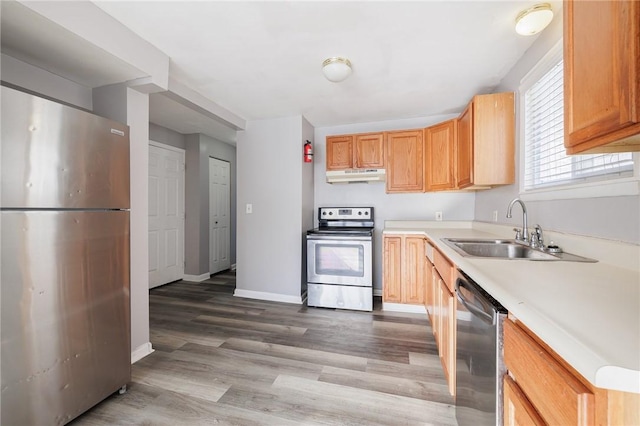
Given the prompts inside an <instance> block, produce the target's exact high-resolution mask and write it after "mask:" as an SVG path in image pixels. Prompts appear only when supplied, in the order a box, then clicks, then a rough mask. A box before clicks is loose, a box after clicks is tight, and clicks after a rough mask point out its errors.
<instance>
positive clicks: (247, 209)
mask: <svg viewBox="0 0 640 426" xmlns="http://www.w3.org/2000/svg"><path fill="white" fill-rule="evenodd" d="M246 213H247V214H251V213H253V204H249V203H247V206H246Z"/></svg>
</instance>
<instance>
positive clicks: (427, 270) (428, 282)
mask: <svg viewBox="0 0 640 426" xmlns="http://www.w3.org/2000/svg"><path fill="white" fill-rule="evenodd" d="M432 267H433V265H432V264H431V262H429V259H427V258H426V257H425V258H424V307H425V309H426V311H427V315H428V316H429V320H430V321H433V319H432V317H433V290H432V288H431V287H432V286H433V275H432V274H431V268H432Z"/></svg>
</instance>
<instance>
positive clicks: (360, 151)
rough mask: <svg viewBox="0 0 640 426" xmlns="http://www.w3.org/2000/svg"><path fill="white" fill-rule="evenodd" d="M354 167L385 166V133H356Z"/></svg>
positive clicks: (372, 167)
mask: <svg viewBox="0 0 640 426" xmlns="http://www.w3.org/2000/svg"><path fill="white" fill-rule="evenodd" d="M354 168H356V169H382V168H384V134H383V133H367V134H361V135H355V145H354Z"/></svg>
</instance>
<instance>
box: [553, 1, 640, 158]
mask: <svg viewBox="0 0 640 426" xmlns="http://www.w3.org/2000/svg"><path fill="white" fill-rule="evenodd" d="M564 19H565V21H564V81H565V83H564V127H565V138H564V143H565V147H566V148H567V152H568V153H569V154H575V153H579V152H584V151H587V150H588V152H615V151H632V150H635V151H637V150H640V137H638V138H636V141H635V142H634V143H635V148H633V147H631V146H630V145H627V146H625V144H624V143H620V144H619V145H618V144H616V145H607V144H610V143H611V142H615V141H618V140H620V139H623V138H627V137H629V136H632V135H638V134H639V133H640V123H639V122H640V46H639V44H640V4H639V2H637V1H573V0H569V1H565V2H564ZM605 146H606V148H605Z"/></svg>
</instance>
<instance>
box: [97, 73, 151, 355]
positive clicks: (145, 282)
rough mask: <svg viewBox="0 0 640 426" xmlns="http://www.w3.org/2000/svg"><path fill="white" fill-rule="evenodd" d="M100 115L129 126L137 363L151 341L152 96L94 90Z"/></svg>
mask: <svg viewBox="0 0 640 426" xmlns="http://www.w3.org/2000/svg"><path fill="white" fill-rule="evenodd" d="M93 104H94V109H95V112H96V113H97V114H100V115H102V116H104V117H107V118H111V119H113V120H116V121H120V122H122V123H126V124H127V125H128V126H129V138H130V156H131V157H130V161H131V170H130V175H131V290H130V292H131V350H132V358H133V360H134V361H136V360H138V359H140V358H142V357H143V356H145V355H147V354H148V353H150V352H151V343H150V341H149V267H148V265H149V245H148V241H149V188H148V183H149V96H148V95H147V94H143V93H140V92H137V91H135V90H133V89H130V88H128V87H126V86H125V85H124V84H115V85H110V86H104V87H99V88H96V89H94V90H93Z"/></svg>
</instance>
